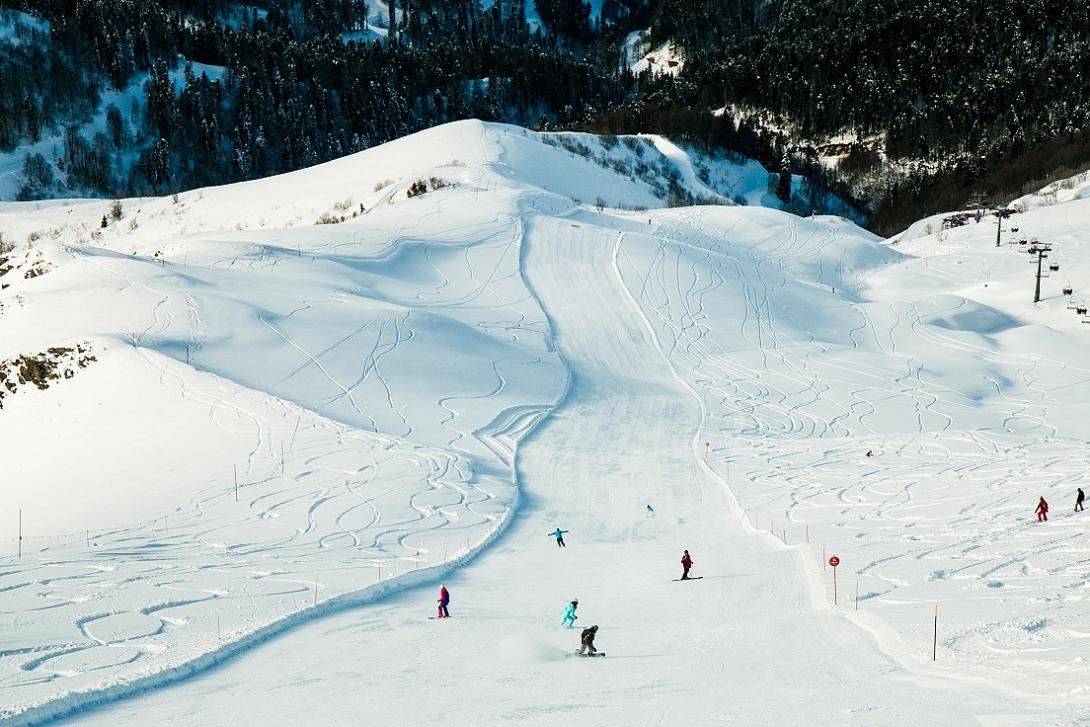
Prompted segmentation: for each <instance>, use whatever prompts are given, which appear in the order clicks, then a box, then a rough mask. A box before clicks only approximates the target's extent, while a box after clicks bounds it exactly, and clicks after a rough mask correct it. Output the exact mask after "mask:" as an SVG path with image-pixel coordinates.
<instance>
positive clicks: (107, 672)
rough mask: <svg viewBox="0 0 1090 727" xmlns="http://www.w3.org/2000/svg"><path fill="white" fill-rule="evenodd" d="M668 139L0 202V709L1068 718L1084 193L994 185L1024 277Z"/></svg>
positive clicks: (3, 715) (982, 246)
mask: <svg viewBox="0 0 1090 727" xmlns="http://www.w3.org/2000/svg"><path fill="white" fill-rule="evenodd" d="M637 149H638V150H639V151H637ZM640 160H643V161H644V163H645V164H646V166H647V168H646V169H642V168H637V167H638V164H637V162H638V161H640ZM701 164H707V161H706V160H701V159H695V158H693V157H692V156H691V155H690V154H687V153H686V152H685V151H684V150H682V149H679V148H678V147H675V146H673V145H670V144H669V142H666V141H665V140H661V139H657V138H637V139H632V140H628V139H620V140H614V139H598V138H596V137H589V136H586V135H569V134H565V135H537V134H532V133H530V132H526V131H524V130H520V129H515V128H512V127H506V126H500V125H491V124H481V123H479V122H463V123H458V124H451V125H448V126H445V127H441V128H438V129H433V130H430V131H427V132H424V133H421V134H417V135H415V136H413V137H408V138H406V139H403V140H400V141H398V142H394V143H392V144H389V145H385V146H383V147H379V148H376V149H372V150H369V151H367V152H364V153H362V154H359V155H355V156H353V157H348V158H345V159H342V160H339V161H337V162H333V163H330V164H326V165H322V166H320V167H315V168H313V169H308V170H304V171H302V172H297V173H294V174H291V175H285V176H283V177H278V178H274V179H269V180H263V181H260V182H252V183H247V184H240V185H233V186H230V187H223V188H218V189H207V190H199V191H195V192H191V193H186V194H182V195H179V196H178V198H177V199H172V198H164V199H146V200H128V201H125V202H124V203H123V205H122V210H121V213H120V215H118V219H116V220H111V219H110V218H109V217H108V218H107V222H108V223H109V224H108V225H107V227H105V228H102V227H101V226H100V225H101V219H102V217H103V215H108V214H109V211H110V210H109V205H107V204H106V203H103V202H72V203H67V204H64V203H50V204H42V205H5V206H3V207H0V215H2V217H0V224H2V225H3V226H4V229H5V231H6V234H5V239H7V240H11V239H14V240H16V241H17V245H16V247H15V249H14V250H13V251H11V252H5V253H0V260H2V262H0V270H4V269H5V268H10V270H8V271H7V272H6V273H5V274H3V275H0V286H2V289H0V362H3V363H0V377H5V375H6V377H5V378H3V379H2V380H0V393H3V398H0V404H2V405H3V409H0V446H3V454H4V461H5V463H6V467H5V470H4V473H5V474H4V480H3V481H4V483H5V485H4V486H5V492H7V493H11V494H10V496H9V497H8V498H7V502H8V503H9V505H8V508H9V509H8V516H6V517H5V519H4V521H3V524H2V525H0V528H2V530H0V538H4V539H5V541H4V542H5V543H6V545H7V547H8V551H7V552H8V555H7V557H5V558H4V559H3V560H0V599H2V600H0V612H2V613H0V628H2V630H3V633H4V634H6V637H5V645H4V647H3V648H2V649H0V676H2V681H0V683H2V684H3V685H4V688H5V691H6V694H7V697H8V699H7V700H5V705H4V711H3V712H0V723H10V724H25V723H40V722H45V721H49V720H50V719H52V718H54V717H56V716H58V715H67V716H74V717H77V718H78V719H79V720H80V721H86V722H95V723H101V724H111V725H117V724H146V723H148V722H149V721H153V722H157V723H164V724H167V723H178V724H181V723H184V724H222V723H224V722H229V721H232V720H233V721H236V722H241V723H255V722H277V723H281V724H314V723H323V724H342V723H355V722H358V721H359V720H360V718H361V716H362V715H365V716H366V717H367V718H368V720H369V721H375V722H377V723H380V724H422V723H430V722H432V721H436V720H439V719H443V720H445V721H446V722H448V723H453V724H504V723H512V722H513V723H520V724H551V723H553V722H554V721H555V720H556V715H557V714H558V712H560V711H561V710H562V714H563V719H564V721H565V723H566V724H575V725H583V724H587V725H589V724H629V723H635V722H641V723H642V722H647V721H648V720H650V722H651V723H652V724H711V723H714V722H715V721H716V720H724V719H725V720H732V721H735V722H738V723H739V724H801V723H811V722H827V723H832V724H867V725H903V724H910V723H917V722H918V723H928V724H943V725H965V724H973V723H981V724H990V725H997V724H1003V725H1011V724H1025V725H1038V724H1043V723H1044V724H1050V723H1056V724H1063V723H1066V722H1065V721H1064V720H1069V719H1070V720H1078V719H1084V718H1086V717H1087V716H1088V715H1090V699H1088V698H1087V697H1086V696H1085V695H1084V694H1083V693H1082V691H1081V690H1082V684H1083V683H1084V682H1085V676H1086V673H1085V667H1084V666H1082V665H1081V664H1082V662H1081V661H1080V660H1081V658H1082V657H1081V655H1080V654H1079V646H1080V644H1081V641H1080V639H1081V638H1082V636H1081V634H1083V633H1084V632H1087V631H1088V630H1090V627H1087V626H1086V624H1085V622H1086V619H1087V618H1088V617H1090V615H1088V613H1087V611H1086V610H1085V608H1084V606H1083V605H1082V604H1083V601H1082V598H1081V596H1080V592H1081V590H1082V589H1083V585H1084V583H1083V581H1084V580H1085V578H1084V576H1083V575H1082V566H1081V560H1080V556H1079V555H1078V553H1079V552H1081V550H1084V549H1086V548H1088V547H1090V539H1088V538H1086V537H1084V534H1083V532H1082V529H1081V528H1079V526H1078V520H1077V517H1079V515H1076V514H1071V513H1064V512H1063V511H1064V510H1065V509H1066V508H1067V507H1069V505H1066V506H1065V503H1066V502H1067V499H1068V498H1069V496H1070V495H1071V494H1072V493H1073V491H1074V486H1075V485H1076V484H1078V479H1077V477H1075V476H1074V475H1075V473H1078V472H1081V471H1085V468H1086V466H1087V465H1088V464H1090V462H1087V455H1085V454H1084V452H1085V443H1086V440H1087V438H1088V437H1090V431H1088V428H1090V425H1088V424H1087V423H1086V417H1085V415H1084V412H1085V408H1086V403H1087V402H1088V401H1090V375H1088V374H1090V369H1087V368H1085V365H1084V364H1083V362H1082V359H1083V357H1084V352H1085V351H1086V350H1087V341H1086V340H1085V339H1084V337H1085V336H1088V335H1090V326H1085V325H1084V324H1082V323H1081V322H1080V321H1079V317H1078V316H1076V315H1075V313H1074V312H1072V311H1069V310H1067V308H1066V302H1067V301H1066V299H1065V298H1063V297H1061V296H1059V294H1058V293H1059V291H1058V288H1059V287H1060V284H1061V283H1062V284H1065V285H1070V286H1073V287H1074V288H1075V289H1076V298H1079V294H1078V291H1079V290H1080V286H1081V285H1083V284H1084V282H1086V281H1090V267H1088V266H1087V265H1086V264H1085V263H1084V262H1083V260H1084V259H1085V256H1084V255H1083V254H1081V251H1080V246H1081V245H1083V244H1084V243H1083V242H1082V241H1081V239H1080V236H1081V233H1082V230H1083V228H1084V227H1085V226H1087V225H1090V207H1088V206H1087V205H1090V201H1087V202H1083V201H1080V202H1072V203H1069V204H1067V205H1057V206H1055V207H1051V208H1047V209H1041V210H1037V211H1035V212H1032V213H1028V214H1025V215H1020V216H1018V220H1019V222H1018V224H1020V225H1021V226H1022V227H1023V228H1024V229H1026V230H1032V233H1031V234H1033V235H1037V236H1040V237H1041V239H1051V240H1055V241H1057V242H1061V243H1062V244H1060V245H1058V246H1057V249H1058V252H1057V254H1056V259H1058V260H1059V262H1060V265H1061V269H1060V271H1058V273H1057V277H1056V278H1053V279H1050V280H1049V281H1046V299H1045V301H1044V302H1043V303H1042V304H1041V305H1039V306H1033V305H1031V304H1028V303H1026V302H1025V301H1026V300H1027V297H1028V294H1029V293H1030V292H1031V291H1030V290H1029V287H1028V285H1029V278H1028V273H1029V266H1028V265H1027V263H1026V256H1025V255H1024V254H1021V253H1019V252H1018V251H1017V249H1016V248H1017V246H1015V249H1008V248H1007V247H1003V248H1000V249H996V248H995V247H994V237H993V235H994V228H992V227H990V226H988V225H970V226H968V227H965V228H960V229H959V230H955V231H950V232H947V233H944V236H943V238H942V240H941V242H940V241H939V239H938V238H937V237H935V236H928V235H926V234H921V235H919V236H915V237H914V238H913V239H911V240H908V239H904V240H902V241H900V242H899V243H898V245H896V246H891V245H889V244H886V243H884V242H883V241H881V240H877V239H875V238H874V237H873V236H871V235H869V234H867V233H866V232H864V231H862V230H860V229H859V228H858V227H856V226H855V225H853V224H851V223H850V222H846V221H844V220H841V219H839V218H833V217H815V218H799V217H795V216H792V215H789V214H785V213H783V212H781V211H778V210H774V209H762V208H757V207H749V206H738V205H731V204H720V205H717V206H710V205H709V206H700V207H680V208H673V209H669V208H666V207H665V203H666V197H667V196H672V197H674V198H675V199H674V201H677V200H676V198H677V196H678V194H679V190H681V191H684V193H685V194H686V195H689V196H691V197H692V198H694V199H701V200H706V199H713V200H719V201H723V202H726V200H727V199H728V198H729V197H732V196H735V195H739V194H741V195H742V196H745V194H746V192H745V190H744V189H743V188H744V187H745V184H746V183H745V179H747V178H748V177H747V175H746V173H742V172H740V173H739V174H738V175H737V176H736V177H730V175H729V174H727V172H728V171H729V170H728V169H727V167H723V173H722V174H720V175H718V176H716V175H712V176H709V175H707V174H704V175H701V174H699V173H697V167H698V166H699V165H701ZM656 170H657V171H656ZM705 177H707V178H708V179H712V181H713V183H712V184H708V182H707V181H706V180H705ZM713 177H714V179H713ZM715 179H719V180H720V181H715ZM724 180H725V181H726V182H730V183H731V184H734V185H737V186H736V188H734V189H731V190H727V189H725V188H723V186H724ZM671 181H672V184H671ZM644 207H646V208H647V209H641V208H644ZM342 217H343V218H344V221H343V222H342V221H341V218H342ZM318 220H323V221H327V222H336V223H335V224H320V225H316V224H314V223H315V222H317V221H318ZM1081 220H1085V221H1086V222H1080V221H1081ZM1049 286H1051V287H1049ZM1084 329H1087V330H1084ZM67 349H71V351H69V350H67ZM92 357H93V360H92ZM53 367H55V368H53ZM23 379H25V380H26V381H25V382H23V381H22V380H23ZM4 382H8V383H12V382H14V383H12V386H11V387H7V386H6V385H5V384H4ZM38 384H41V385H44V386H45V387H46V388H44V389H39V388H38ZM11 388H14V389H15V390H14V392H12V391H11ZM868 450H870V451H871V452H872V455H873V456H870V457H867V456H865V453H866V452H867V451H868ZM236 482H237V488H236ZM1040 494H1044V495H1046V497H1048V498H1049V499H1050V500H1054V501H1055V504H1056V508H1055V511H1054V512H1055V514H1056V515H1057V516H1061V515H1067V518H1063V517H1057V518H1055V519H1056V520H1058V522H1049V523H1048V524H1041V525H1037V524H1035V523H1033V522H1031V518H1030V514H1031V511H1032V508H1033V505H1034V503H1035V501H1036V498H1037V496H1038V495H1040ZM648 504H652V505H653V507H654V509H655V514H654V516H653V517H649V516H648V515H647V513H646V506H647V505H648ZM20 509H21V511H22V527H23V536H24V539H23V541H22V548H23V554H22V558H16V557H14V556H15V553H14V551H15V549H16V548H17V546H18V543H17V541H16V540H15V538H16V535H17V526H18V519H17V517H18V513H17V512H16V511H17V510H20ZM556 527H562V528H564V529H566V530H570V531H571V532H570V534H569V535H568V536H567V540H568V547H567V548H566V549H563V550H561V549H558V548H557V547H556V546H555V545H553V544H552V542H551V540H550V539H549V538H548V537H547V535H546V533H548V532H550V531H551V530H553V529H554V528H556ZM485 546H489V547H485ZM683 548H688V549H689V550H690V551H691V552H692V554H693V557H694V559H695V560H696V562H697V571H696V572H697V573H698V574H699V575H703V576H704V579H703V580H701V581H698V582H695V583H685V584H680V583H672V582H671V578H673V577H676V575H677V573H676V572H675V568H676V567H677V566H676V562H677V560H678V558H679V557H680V554H681V550H682V549H683ZM832 553H836V554H838V555H839V556H840V557H841V559H842V563H841V566H840V568H839V576H840V593H839V605H837V606H833V605H832V593H831V591H829V590H827V588H828V586H829V582H828V580H827V578H828V576H829V575H830V574H829V573H828V572H825V571H823V570H822V560H823V558H824V557H825V556H826V555H830V554H832ZM458 566H462V567H458ZM452 568H456V570H455V571H454V572H451V570H452ZM440 576H442V577H443V578H444V579H445V583H446V584H447V586H448V588H450V590H451V592H452V594H453V596H454V601H453V603H452V608H451V610H452V613H454V615H455V618H454V619H452V620H451V621H450V622H435V621H428V620H427V619H426V618H425V616H426V615H429V614H430V613H431V611H432V610H433V608H434V591H435V590H436V588H437V584H438V580H439V578H440ZM857 579H858V583H859V589H860V600H859V605H860V610H859V611H856V610H854V608H853V606H854V589H855V585H856V580H857ZM681 589H684V593H683V594H682V593H679V591H680V590H681ZM846 595H847V596H848V598H847V599H845V596H846ZM573 597H578V598H579V599H580V602H581V606H580V611H579V613H580V621H579V622H578V623H580V624H581V625H590V624H591V623H597V624H599V625H601V627H602V630H601V632H600V637H599V646H600V647H601V648H603V649H604V650H606V651H607V652H609V656H608V657H607V658H606V659H604V660H588V661H584V660H572V659H564V658H563V655H564V653H565V652H566V651H568V650H570V649H571V648H573V647H574V645H575V642H576V640H577V639H576V638H575V636H574V634H575V632H571V631H568V630H566V629H561V628H559V627H558V622H559V616H560V611H561V610H562V609H563V607H564V605H565V603H566V602H567V601H568V600H570V599H571V598H573ZM846 600H847V605H846V604H845V601H846ZM936 603H939V604H940V614H941V616H940V618H941V622H940V624H941V626H940V628H941V631H940V641H939V661H938V662H937V663H935V664H931V663H930V661H929V659H930V656H931V641H930V636H931V634H930V631H929V628H930V625H931V623H932V621H931V618H932V613H933V607H934V605H935V604H936ZM316 616H324V617H323V618H315V617H316ZM244 651H245V652H246V653H245V654H242V653H241V652H244ZM234 656H237V658H234V659H231V660H230V661H227V660H228V659H229V658H230V657H234ZM224 661H227V663H226V664H223V665H222V666H221V667H220V668H217V669H215V670H210V669H209V667H210V666H212V665H213V664H218V663H220V662H224ZM194 675H195V677H194V678H193V679H190V680H186V679H185V677H188V676H194ZM171 682H179V683H178V684H176V685H174V686H169V687H165V688H163V689H160V690H158V691H155V692H154V693H152V694H149V695H145V696H140V697H137V698H134V699H123V698H124V697H127V696H132V695H133V694H135V693H138V692H143V691H145V690H147V689H149V688H152V687H162V686H164V685H166V684H168V683H171ZM240 683H245V685H246V688H245V689H244V690H240V689H238V688H236V687H237V685H238V684H240ZM232 685H234V686H232ZM1041 694H1045V695H1048V697H1049V701H1042V700H1041V698H1040V696H1039V695H1041ZM102 702H105V703H107V704H108V706H106V707H104V708H102V709H98V710H89V709H88V708H89V707H90V706H91V705H94V704H97V703H102ZM365 705H366V706H365ZM1054 705H1055V706H1054Z"/></svg>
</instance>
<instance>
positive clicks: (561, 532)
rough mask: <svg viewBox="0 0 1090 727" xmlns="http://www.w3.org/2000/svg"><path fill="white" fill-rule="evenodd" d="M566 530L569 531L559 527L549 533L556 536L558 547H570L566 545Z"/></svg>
mask: <svg viewBox="0 0 1090 727" xmlns="http://www.w3.org/2000/svg"><path fill="white" fill-rule="evenodd" d="M566 532H568V531H567V530H561V529H560V528H557V529H556V530H554V531H553V532H551V533H549V535H551V536H553V537H554V538H556V547H558V548H566V547H568V546H566V545H564V533H566Z"/></svg>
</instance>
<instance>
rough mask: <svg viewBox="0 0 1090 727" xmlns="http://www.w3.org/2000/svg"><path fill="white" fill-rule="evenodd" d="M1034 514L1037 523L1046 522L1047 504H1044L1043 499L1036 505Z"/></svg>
mask: <svg viewBox="0 0 1090 727" xmlns="http://www.w3.org/2000/svg"><path fill="white" fill-rule="evenodd" d="M1034 512H1036V513H1037V522H1041V521H1044V520H1048V503H1047V502H1045V498H1044V497H1042V498H1041V501H1040V502H1038V503H1037V509H1036V510H1035V511H1034Z"/></svg>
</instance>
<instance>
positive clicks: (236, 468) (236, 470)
mask: <svg viewBox="0 0 1090 727" xmlns="http://www.w3.org/2000/svg"><path fill="white" fill-rule="evenodd" d="M231 466H232V467H234V469H235V502H238V465H237V464H236V465H231Z"/></svg>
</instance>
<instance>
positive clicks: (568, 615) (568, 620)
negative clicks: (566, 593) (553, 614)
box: [560, 598, 579, 629]
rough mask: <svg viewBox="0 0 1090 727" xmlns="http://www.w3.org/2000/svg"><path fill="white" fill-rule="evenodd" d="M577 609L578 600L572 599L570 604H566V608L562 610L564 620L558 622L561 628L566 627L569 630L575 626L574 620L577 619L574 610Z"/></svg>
mask: <svg viewBox="0 0 1090 727" xmlns="http://www.w3.org/2000/svg"><path fill="white" fill-rule="evenodd" d="M578 607H579V599H578V598H573V599H572V602H571V603H569V604H568V607H567V608H566V609H564V620H563V621H561V622H560V625H561V626H565V625H566V626H567V627H568V628H569V629H570V628H571V627H572V626H574V625H575V619H577V618H579V617H578V616H576V615H575V609H577V608H578Z"/></svg>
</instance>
